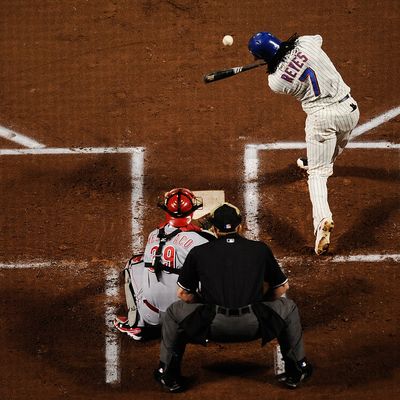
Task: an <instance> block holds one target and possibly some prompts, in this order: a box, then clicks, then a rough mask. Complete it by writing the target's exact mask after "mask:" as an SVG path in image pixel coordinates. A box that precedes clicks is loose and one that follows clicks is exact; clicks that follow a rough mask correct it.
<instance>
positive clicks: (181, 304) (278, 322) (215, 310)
mask: <svg viewBox="0 0 400 400" xmlns="http://www.w3.org/2000/svg"><path fill="white" fill-rule="evenodd" d="M241 220H242V218H241V215H240V211H239V209H238V208H237V207H235V206H234V205H232V204H229V203H224V204H223V205H221V206H219V207H218V208H216V209H215V210H214V212H213V213H212V214H211V223H212V225H213V230H214V232H215V234H216V235H217V238H218V239H217V240H215V241H212V242H209V243H206V244H203V245H201V246H198V247H195V248H193V249H192V250H191V251H190V253H189V254H188V256H187V258H186V260H185V263H184V265H183V267H182V269H181V273H180V276H179V278H178V297H179V298H180V300H178V301H177V302H175V303H173V304H171V306H170V307H169V308H168V309H167V312H166V315H165V320H164V324H163V327H162V340H161V348H160V366H159V368H158V369H157V370H155V372H154V377H155V379H156V380H157V381H158V382H159V383H160V384H161V385H162V387H163V388H164V389H165V390H167V391H169V392H180V391H183V390H184V389H185V386H184V382H183V379H182V376H181V372H180V366H181V361H182V357H183V354H184V351H185V347H186V344H187V343H199V344H204V345H205V344H206V343H207V341H208V339H211V340H215V341H224V342H227V341H228V342H229V341H232V342H238V341H250V340H254V339H256V338H259V337H261V338H262V345H264V344H265V343H267V342H268V341H270V340H272V339H274V338H277V339H278V342H279V344H280V346H281V351H282V355H283V359H284V362H285V371H286V372H285V374H283V375H282V376H280V379H279V380H280V381H281V382H283V383H284V384H285V385H286V386H288V387H290V388H296V387H297V386H298V385H299V383H300V382H302V381H303V380H305V379H306V378H308V377H309V376H310V375H311V372H312V367H311V365H310V363H309V362H308V361H307V360H306V358H305V354H304V346H303V338H302V327H301V324H300V317H299V313H298V309H297V306H296V304H295V303H294V302H293V301H292V300H290V299H287V298H286V297H284V296H283V295H284V294H285V292H286V290H287V289H288V288H289V284H288V279H287V277H286V276H285V274H284V273H283V272H282V270H281V269H280V267H279V264H278V263H277V261H276V259H275V257H274V256H273V254H272V252H271V250H270V248H269V247H268V246H267V245H266V244H265V243H263V242H260V241H252V240H248V239H245V238H244V237H242V236H241V235H240V232H241ZM282 296H283V297H282Z"/></svg>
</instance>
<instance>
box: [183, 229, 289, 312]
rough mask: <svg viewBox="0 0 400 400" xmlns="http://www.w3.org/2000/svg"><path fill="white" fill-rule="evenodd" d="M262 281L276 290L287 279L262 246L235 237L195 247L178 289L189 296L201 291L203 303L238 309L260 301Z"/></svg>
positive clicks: (185, 264)
mask: <svg viewBox="0 0 400 400" xmlns="http://www.w3.org/2000/svg"><path fill="white" fill-rule="evenodd" d="M264 281H265V282H267V283H268V284H269V287H270V288H276V287H278V286H281V285H283V284H284V283H285V282H286V281H287V277H286V276H285V274H284V273H283V272H282V270H281V268H280V267H279V265H278V262H277V261H276V259H275V257H274V256H273V254H272V252H271V250H270V248H269V247H268V246H267V245H266V244H265V243H263V242H260V241H254V240H248V239H245V238H244V237H242V236H240V235H238V234H236V233H234V234H229V235H227V236H223V237H220V238H218V239H217V240H214V241H212V242H209V243H205V244H203V245H200V246H197V247H194V248H193V249H192V250H191V251H190V252H189V254H188V256H187V257H186V260H185V263H184V264H183V267H182V269H181V270H180V274H179V278H178V285H179V286H180V287H181V288H183V289H185V290H188V291H190V292H195V291H196V289H197V288H199V287H200V288H201V294H202V296H203V298H204V301H205V303H208V304H216V305H220V306H222V307H226V308H240V307H244V306H246V305H248V304H253V303H256V302H259V301H262V298H263V282H264Z"/></svg>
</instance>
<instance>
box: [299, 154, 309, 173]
mask: <svg viewBox="0 0 400 400" xmlns="http://www.w3.org/2000/svg"><path fill="white" fill-rule="evenodd" d="M297 166H298V167H299V168H301V169H303V170H304V171H307V170H308V160H307V158H305V157H300V158H298V159H297Z"/></svg>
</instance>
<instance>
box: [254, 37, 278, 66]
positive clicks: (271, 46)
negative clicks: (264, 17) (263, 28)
mask: <svg viewBox="0 0 400 400" xmlns="http://www.w3.org/2000/svg"><path fill="white" fill-rule="evenodd" d="M281 43H282V42H281V41H280V40H279V39H278V38H277V37H275V36H274V35H272V34H271V33H269V32H258V33H256V34H255V35H254V36H253V37H252V38H251V39H250V40H249V44H248V48H249V50H250V53H251V54H253V56H254V57H256V58H260V59H263V60H265V61H266V62H269V61H271V60H272V58H273V57H274V55H275V54H276V52H277V51H278V50H279V47H280V45H281Z"/></svg>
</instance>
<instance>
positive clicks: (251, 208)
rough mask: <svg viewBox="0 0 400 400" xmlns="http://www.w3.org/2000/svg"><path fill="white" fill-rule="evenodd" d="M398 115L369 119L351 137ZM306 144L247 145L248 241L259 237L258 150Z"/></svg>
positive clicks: (360, 145) (369, 145) (353, 145)
mask: <svg viewBox="0 0 400 400" xmlns="http://www.w3.org/2000/svg"><path fill="white" fill-rule="evenodd" d="M399 114H400V107H396V108H393V109H391V110H389V111H387V112H385V113H383V114H381V115H379V116H378V117H376V118H373V119H371V120H370V121H368V122H366V123H365V124H362V125H359V126H358V127H356V128H355V129H354V130H353V132H352V137H353V138H354V137H357V136H360V135H362V134H363V133H365V132H368V131H369V130H371V129H374V128H376V127H377V126H379V125H381V124H383V123H385V122H387V121H389V120H390V119H392V118H394V117H396V116H397V115H399ZM305 148H306V143H305V142H304V141H303V142H275V143H260V144H248V145H246V146H245V150H244V212H245V215H246V224H247V227H248V232H247V234H246V236H247V237H248V238H249V239H253V240H257V239H258V238H259V236H260V227H259V225H258V220H257V217H258V210H259V190H258V169H259V155H258V152H259V151H260V150H298V149H305ZM347 148H349V149H387V150H391V149H400V144H397V143H391V142H387V141H375V142H350V143H349V144H348V145H347Z"/></svg>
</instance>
